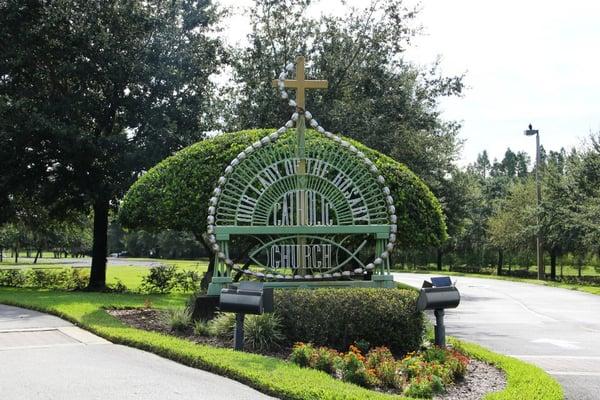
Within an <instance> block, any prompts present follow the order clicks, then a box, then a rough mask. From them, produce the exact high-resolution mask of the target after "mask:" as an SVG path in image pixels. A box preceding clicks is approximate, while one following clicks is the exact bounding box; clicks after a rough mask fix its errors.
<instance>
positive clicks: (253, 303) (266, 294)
mask: <svg viewBox="0 0 600 400" xmlns="http://www.w3.org/2000/svg"><path fill="white" fill-rule="evenodd" d="M219 310H221V311H225V312H233V313H235V332H234V335H233V348H234V349H235V350H240V351H242V350H244V319H245V316H246V314H262V313H265V312H266V313H270V312H273V289H272V288H265V287H264V284H263V283H262V282H250V281H243V282H240V283H239V286H238V287H237V288H236V287H230V288H227V289H222V290H221V295H220V297H219Z"/></svg>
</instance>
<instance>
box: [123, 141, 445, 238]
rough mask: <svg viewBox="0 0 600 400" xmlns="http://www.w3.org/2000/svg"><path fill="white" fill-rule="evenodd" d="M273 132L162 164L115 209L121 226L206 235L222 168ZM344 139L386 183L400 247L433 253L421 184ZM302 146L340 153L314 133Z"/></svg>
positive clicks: (437, 211) (441, 230) (436, 226)
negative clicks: (426, 248)
mask: <svg viewBox="0 0 600 400" xmlns="http://www.w3.org/2000/svg"><path fill="white" fill-rule="evenodd" d="M273 131H274V130H273V129H259V130H246V131H240V132H233V133H227V134H222V135H218V136H215V137H212V138H209V139H205V140H203V141H201V142H198V143H196V144H193V145H191V146H189V147H186V148H184V149H182V150H181V151H179V152H178V153H177V154H175V155H173V156H171V157H168V158H166V159H165V160H163V161H161V162H160V163H159V164H157V165H156V166H154V167H153V168H151V169H149V170H148V172H146V173H145V174H143V175H142V176H141V177H140V178H139V179H138V180H137V181H136V182H135V183H134V184H133V185H132V186H131V188H129V190H128V191H127V193H126V195H125V197H124V198H123V201H122V202H121V204H120V206H119V220H120V221H121V223H122V224H123V225H124V226H126V227H129V228H148V229H161V228H162V229H174V230H179V231H188V232H195V233H196V234H200V233H202V232H204V230H205V227H206V217H207V208H208V207H207V206H208V199H209V198H210V197H211V196H212V188H213V187H214V185H215V183H216V182H217V180H218V179H219V176H220V175H221V174H222V173H223V170H224V168H225V167H226V166H227V165H228V164H229V162H230V161H231V160H232V159H233V158H234V157H235V156H236V155H237V154H238V153H239V152H241V151H242V150H244V149H245V148H246V147H247V146H249V145H251V144H252V143H253V142H255V141H257V140H260V139H261V138H262V137H264V136H267V135H268V134H270V133H272V132H273ZM285 135H294V131H293V130H292V129H290V130H289V131H288V133H286V134H285ZM284 137H285V136H284ZM344 139H345V140H347V141H348V142H350V143H351V144H353V145H354V146H355V147H356V148H357V149H359V150H360V151H362V152H363V153H364V154H365V155H367V156H368V157H369V158H370V159H371V160H372V161H373V162H374V164H375V165H376V166H377V168H378V169H379V170H380V171H381V174H382V175H383V176H384V177H385V181H386V184H387V185H388V187H389V188H390V190H391V193H392V196H393V198H394V201H395V203H394V206H395V207H396V215H397V216H398V222H397V225H398V232H399V234H398V246H405V247H429V246H432V247H437V246H438V245H439V244H440V243H443V242H444V240H445V239H446V237H447V234H446V224H445V222H444V217H443V213H442V208H441V205H440V203H439V201H438V199H436V198H435V196H434V195H433V193H432V192H431V191H430V190H429V188H428V187H427V186H426V185H425V183H424V182H423V181H422V180H421V179H420V178H419V177H417V176H416V175H415V174H414V173H413V172H412V171H411V170H409V169H408V168H407V167H406V166H405V165H403V164H401V163H399V162H396V161H394V160H393V159H391V158H390V157H387V156H385V155H384V154H381V153H379V152H377V151H375V150H373V149H370V148H368V147H366V146H365V145H363V144H361V143H359V142H357V141H354V140H351V139H348V138H344ZM283 142H284V140H280V141H278V142H276V143H275V144H273V145H274V146H280V145H281V143H283ZM306 146H307V147H311V146H330V147H332V148H333V149H335V150H338V151H339V147H338V146H337V145H336V144H335V143H333V142H332V141H330V140H328V139H325V138H324V137H323V136H322V135H320V134H319V133H317V132H316V131H314V130H312V129H307V131H306Z"/></svg>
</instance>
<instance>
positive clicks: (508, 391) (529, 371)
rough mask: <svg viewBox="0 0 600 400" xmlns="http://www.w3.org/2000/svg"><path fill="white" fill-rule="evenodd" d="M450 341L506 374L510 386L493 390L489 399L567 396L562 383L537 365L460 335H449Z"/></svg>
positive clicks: (557, 398) (548, 399)
mask: <svg viewBox="0 0 600 400" xmlns="http://www.w3.org/2000/svg"><path fill="white" fill-rule="evenodd" d="M449 342H450V343H452V345H453V346H455V347H457V348H459V349H461V351H463V352H464V353H465V354H467V355H469V356H470V357H471V358H476V359H478V360H481V361H485V362H487V363H489V364H492V365H494V366H496V367H497V368H500V369H501V370H503V371H504V373H505V374H506V380H507V385H506V388H505V389H504V390H503V391H501V392H496V393H489V394H488V395H486V396H485V400H531V399H544V400H562V399H564V393H563V389H562V387H561V386H560V384H559V383H558V382H557V381H556V380H555V379H554V378H552V377H551V376H550V375H548V374H547V373H546V372H545V371H544V370H542V369H541V368H539V367H537V366H535V365H532V364H529V363H526V362H524V361H521V360H518V359H516V358H513V357H509V356H505V355H502V354H498V353H494V352H492V351H490V350H487V349H485V348H483V347H481V346H479V345H477V344H474V343H468V342H464V341H462V340H458V339H456V338H449Z"/></svg>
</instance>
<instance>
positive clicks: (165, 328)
mask: <svg viewBox="0 0 600 400" xmlns="http://www.w3.org/2000/svg"><path fill="white" fill-rule="evenodd" d="M107 312H108V313H109V314H111V315H113V316H114V317H116V318H118V319H119V320H121V321H122V322H123V323H125V324H127V325H129V326H132V327H135V328H138V329H144V330H149V331H155V332H160V333H163V334H168V335H173V336H177V337H181V338H185V339H188V340H191V341H193V342H196V343H199V344H205V345H210V346H215V347H223V348H231V347H232V345H233V343H232V340H231V339H229V338H223V337H217V336H203V335H197V334H194V332H193V330H192V329H191V327H190V328H189V329H185V330H182V331H173V330H171V328H170V326H169V324H168V322H167V318H166V313H165V311H163V310H156V309H152V308H140V309H118V310H117V309H109V310H107ZM298 346H306V345H304V344H297V345H296V346H295V347H294V348H291V347H280V348H279V349H277V351H268V352H265V351H261V352H258V351H256V352H257V353H260V354H263V355H268V356H272V357H277V358H281V359H285V360H291V361H292V362H294V360H295V358H294V354H295V352H298V348H299V347H298ZM308 346H309V347H310V345H308ZM319 349H325V348H319ZM249 351H251V350H249ZM331 352H332V353H331V354H336V355H338V356H340V357H341V358H340V360H344V359H346V360H348V359H349V358H352V359H354V358H355V357H353V356H350V357H349V356H348V354H350V353H352V352H354V354H360V351H359V350H358V349H357V348H356V347H352V348H351V350H350V351H349V352H348V353H346V354H344V353H337V352H335V351H334V350H331ZM448 354H456V355H457V357H458V359H461V356H460V353H458V352H454V351H453V350H450V352H448ZM413 356H414V355H413ZM409 357H411V356H410V355H409V356H408V357H405V358H404V359H403V360H398V361H397V362H398V363H401V364H411V362H412V361H411V359H410V358H409ZM414 357H416V358H415V364H419V363H421V364H423V362H424V360H423V358H422V355H416V356H414ZM463 357H464V356H463ZM313 358H314V356H313ZM367 358H368V355H367V356H366V357H365V356H362V355H360V356H359V357H358V360H365V361H366V360H367ZM465 359H466V358H465ZM353 361H356V360H353ZM461 361H462V362H463V363H464V364H465V365H466V368H464V370H463V371H462V372H463V373H462V374H460V376H461V377H460V378H458V376H457V380H456V382H455V383H453V384H446V385H444V386H445V391H444V392H443V393H441V394H437V395H435V396H434V397H433V398H434V399H438V400H476V399H482V398H483V397H485V395H486V394H488V393H490V392H494V391H499V390H502V389H503V388H504V387H505V386H506V378H505V376H504V373H503V372H501V371H500V370H498V369H497V368H495V367H493V366H491V365H489V364H486V363H484V362H481V361H478V360H474V359H471V360H468V361H465V360H461ZM332 365H333V364H332ZM342 365H344V364H343V363H342ZM307 366H309V365H307ZM411 368H412V367H411ZM421 368H423V367H421ZM424 368H429V367H428V366H427V365H425V367H424ZM330 372H331V373H332V375H333V376H336V377H337V378H340V379H342V373H341V372H340V371H339V370H332V371H330ZM367 372H368V374H367V375H365V377H366V378H367V379H368V378H369V377H368V375H369V374H371V375H372V377H373V379H374V380H375V381H377V382H378V384H376V383H373V382H370V383H369V382H365V384H370V385H371V388H372V389H375V390H379V391H384V392H389V393H400V392H399V390H400V389H398V388H393V387H389V386H388V387H385V385H382V384H381V381H380V380H377V378H376V372H375V370H374V369H371V370H369V371H367ZM463 374H464V377H462V375H463ZM426 379H430V377H426ZM407 384H408V382H406V381H405V382H403V385H407ZM398 387H400V388H402V386H398ZM404 387H406V386H404Z"/></svg>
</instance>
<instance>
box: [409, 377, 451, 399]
mask: <svg viewBox="0 0 600 400" xmlns="http://www.w3.org/2000/svg"><path fill="white" fill-rule="evenodd" d="M443 391H444V385H443V384H442V381H441V380H440V378H438V377H437V376H430V377H425V378H420V379H415V380H412V381H411V382H410V383H409V384H408V385H407V386H406V388H405V389H404V395H405V396H408V397H414V398H418V399H430V398H432V397H433V395H434V394H436V393H440V392H443Z"/></svg>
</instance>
